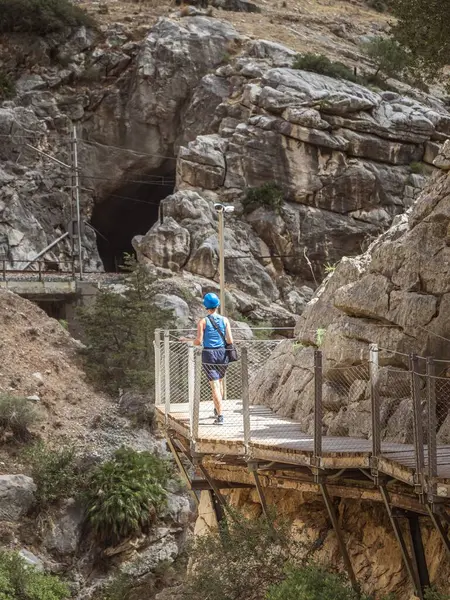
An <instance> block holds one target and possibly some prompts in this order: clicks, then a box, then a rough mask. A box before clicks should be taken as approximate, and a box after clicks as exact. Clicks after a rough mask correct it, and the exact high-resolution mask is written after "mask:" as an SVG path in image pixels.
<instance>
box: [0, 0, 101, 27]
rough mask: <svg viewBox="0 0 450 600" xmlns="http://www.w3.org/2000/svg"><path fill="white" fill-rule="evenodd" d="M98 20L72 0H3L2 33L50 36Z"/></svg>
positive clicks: (1, 13) (92, 24)
mask: <svg viewBox="0 0 450 600" xmlns="http://www.w3.org/2000/svg"><path fill="white" fill-rule="evenodd" d="M81 25H85V26H87V27H93V26H94V21H93V20H92V18H91V17H90V16H89V15H88V14H87V13H86V12H85V11H84V10H82V9H81V8H80V7H78V6H75V5H74V4H72V2H70V0H0V33H16V32H20V33H36V34H38V35H46V34H49V33H53V32H57V31H62V30H64V29H66V28H69V27H79V26H81Z"/></svg>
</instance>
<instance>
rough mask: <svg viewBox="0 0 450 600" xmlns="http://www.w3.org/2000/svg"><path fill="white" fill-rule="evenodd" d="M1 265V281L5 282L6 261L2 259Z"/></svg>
mask: <svg viewBox="0 0 450 600" xmlns="http://www.w3.org/2000/svg"><path fill="white" fill-rule="evenodd" d="M2 263H3V264H2V272H3V281H6V260H5V259H3V261H2Z"/></svg>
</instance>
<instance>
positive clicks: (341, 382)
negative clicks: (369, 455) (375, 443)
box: [322, 361, 371, 439]
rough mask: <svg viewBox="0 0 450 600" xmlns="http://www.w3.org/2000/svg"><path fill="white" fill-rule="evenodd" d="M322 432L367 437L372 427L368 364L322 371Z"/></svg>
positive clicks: (338, 435)
mask: <svg viewBox="0 0 450 600" xmlns="http://www.w3.org/2000/svg"><path fill="white" fill-rule="evenodd" d="M322 406H323V412H324V419H323V431H324V433H326V435H328V436H334V437H341V438H347V437H356V438H363V439H368V438H369V435H370V430H371V401H370V386H369V363H368V361H365V362H364V363H362V364H358V365H351V366H346V367H336V368H330V369H326V370H325V371H324V377H323V383H322Z"/></svg>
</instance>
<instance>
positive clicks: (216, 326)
mask: <svg viewBox="0 0 450 600" xmlns="http://www.w3.org/2000/svg"><path fill="white" fill-rule="evenodd" d="M206 318H207V319H208V321H209V322H210V323H211V325H212V326H213V327H214V329H215V330H216V331H217V332H218V334H219V335H220V337H221V338H222V339H223V343H224V344H225V346H226V345H227V343H228V342H227V340H226V337H225V336H224V335H223V333H222V332H221V330H220V329H219V326H218V325H217V323H216V322H215V321H214V319H213V318H212V315H208V316H207V317H206Z"/></svg>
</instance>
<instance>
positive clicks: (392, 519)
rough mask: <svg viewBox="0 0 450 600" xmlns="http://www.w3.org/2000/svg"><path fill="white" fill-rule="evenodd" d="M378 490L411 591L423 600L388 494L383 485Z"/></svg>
mask: <svg viewBox="0 0 450 600" xmlns="http://www.w3.org/2000/svg"><path fill="white" fill-rule="evenodd" d="M379 490H380V493H381V497H382V498H383V502H384V505H385V507H386V512H387V514H388V517H389V521H390V522H391V525H392V529H393V530H394V535H395V537H396V539H397V542H398V544H399V546H400V551H401V553H402V558H403V564H404V565H405V568H406V571H407V573H408V577H409V579H410V581H411V583H412V585H413V589H414V592H415V594H416V596H418V597H419V598H420V600H423V593H422V590H421V586H420V582H419V581H418V580H417V574H416V571H415V569H414V566H413V563H412V561H411V558H410V556H409V552H408V548H407V545H406V542H405V539H404V537H403V533H402V530H401V528H400V525H399V523H398V520H397V519H396V518H395V516H394V514H393V512H392V506H391V502H390V498H389V492H388V490H387V489H386V487H385V485H380V486H379Z"/></svg>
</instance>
